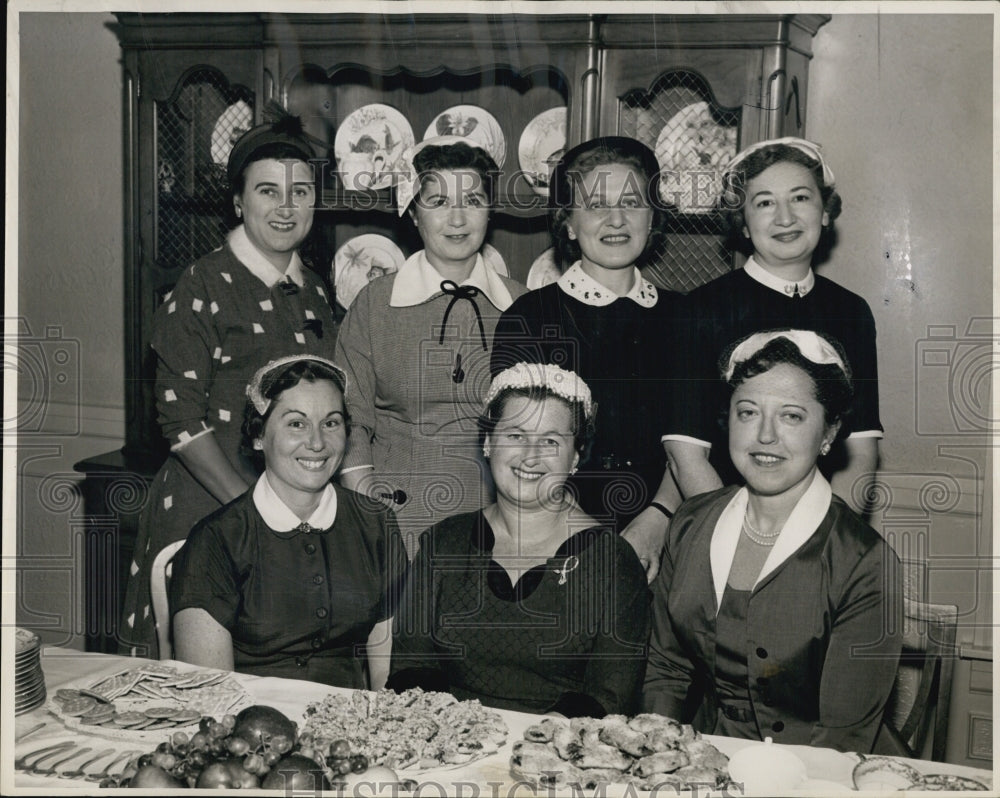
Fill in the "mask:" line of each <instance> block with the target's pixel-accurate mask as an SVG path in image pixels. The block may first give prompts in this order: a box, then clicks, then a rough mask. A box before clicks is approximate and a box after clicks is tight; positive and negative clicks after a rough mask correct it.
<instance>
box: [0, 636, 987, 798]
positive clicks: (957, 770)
mask: <svg viewBox="0 0 1000 798" xmlns="http://www.w3.org/2000/svg"><path fill="white" fill-rule="evenodd" d="M144 664H152V663H150V661H149V660H142V659H137V658H130V657H122V656H116V655H112V654H97V653H86V652H81V651H77V650H74V649H68V648H60V647H56V646H47V647H43V649H42V654H41V667H42V671H43V673H44V677H45V686H46V690H47V693H48V696H49V700H48V701H47V702H46V703H45V704H43V705H42V706H39V707H37V708H35V709H33V710H31V711H30V712H26V713H24V714H22V715H18V716H16V717H15V718H13V735H12V736H11V735H10V734H9V731H10V727H9V726H8V727H7V732H5V735H4V737H5V743H4V747H3V755H4V759H3V767H2V783H0V793H2V794H3V795H13V794H36V795H50V794H55V793H63V794H71V795H87V794H97V793H101V794H103V793H107V792H108V790H109V788H107V787H104V788H102V787H100V785H99V784H98V783H96V782H94V781H88V780H87V779H86V778H85V776H86V775H87V773H91V774H93V773H99V772H103V769H104V768H105V767H106V766H107V764H108V763H110V762H112V761H114V760H115V759H116V758H119V759H120V757H121V755H124V754H126V753H127V752H139V753H144V752H151V751H152V750H153V749H154V748H155V743H151V742H149V741H148V735H145V736H146V738H147V740H145V741H142V742H136V741H134V740H129V739H125V737H126V736H127V735H122V734H117V735H109V736H102V734H101V729H100V728H99V727H96V726H95V727H86V728H83V727H73V726H70V725H67V724H66V723H64V722H63V720H62V719H61V718H60V716H59V715H58V714H56V713H55V712H54V710H53V704H52V696H53V695H54V694H55V692H56V691H57V690H59V689H60V688H64V687H66V686H67V685H73V686H78V685H81V684H87V683H96V682H98V681H100V680H101V679H102V678H106V677H110V676H112V675H114V674H116V673H120V672H121V671H123V670H126V669H129V668H135V667H137V666H140V665H144ZM158 664H159V665H160V666H173V667H175V668H177V669H180V670H192V669H194V666H191V665H188V664H186V663H181V662H174V661H170V660H167V661H161V662H159V663H158ZM233 678H235V679H236V680H237V681H238V682H239V684H240V685H241V686H242V688H243V689H244V690H245V691H246V694H247V696H248V700H249V701H250V703H253V704H260V705H266V706H271V707H274V708H275V709H277V710H279V711H280V712H282V713H283V714H285V715H286V716H287V717H288V718H290V719H291V720H293V721H295V722H296V723H297V724H298V725H299V728H300V729H301V728H302V727H303V725H304V723H305V717H306V709H307V707H308V706H309V705H310V704H313V703H314V702H321V701H323V700H324V699H325V698H327V697H328V696H329V695H330V694H331V693H344V694H349V693H351V692H352V691H350V690H346V689H344V688H337V687H330V686H327V685H323V684H318V683H315V682H308V681H299V680H294V679H279V678H274V677H260V676H251V675H247V674H233ZM496 711H497V712H498V714H499V715H500V716H501V717H502V719H503V721H504V723H505V724H506V725H507V728H508V735H507V739H506V742H505V744H504V745H502V746H501V747H500V749H499V750H498V751H496V752H495V753H493V754H491V755H489V756H486V757H484V758H482V759H478V760H475V761H472V762H468V763H465V764H462V765H459V766H455V765H451V766H445V767H441V768H439V769H437V770H434V769H431V770H422V771H420V772H414V773H408V772H406V771H402V772H400V773H399V775H400V777H401V778H410V779H412V780H413V781H412V782H411V783H410V784H409V785H408V786H409V790H410V791H409V793H407V792H404V791H402V790H401V789H400V788H398V787H396V786H395V785H394V786H393V790H391V791H388V792H382V791H379V789H378V788H377V785H372V784H367V785H365V784H361V785H359V786H358V788H357V791H356V792H355V794H356V795H358V796H365V798H377V796H380V795H383V794H384V795H390V794H391V795H393V796H396V797H397V798H405V797H406V796H407V795H408V794H409V795H413V796H415V797H416V796H420V797H421V798H430V797H431V796H439V795H440V796H451V795H456V796H461V798H542V796H544V797H545V798H553V797H554V796H558V795H563V794H568V795H572V796H574V798H587V796H590V795H592V796H594V798H616V796H629V797H630V798H643V796H645V795H650V796H655V798H663V797H664V796H668V795H669V796H673V795H677V794H678V793H677V791H676V788H674V787H670V788H669V789H662V790H654V791H652V792H649V793H647V792H644V791H641V790H637V789H636V788H635V787H634V786H630V785H625V784H611V785H602V786H599V787H597V788H596V789H591V790H583V789H579V788H575V787H574V788H565V792H564V791H562V790H561V789H560V788H553V787H544V786H535V785H534V784H532V783H529V782H527V781H525V780H522V779H519V778H518V776H517V775H515V774H514V773H512V771H511V768H510V759H511V752H512V748H513V746H514V743H515V742H516V741H518V740H520V739H522V738H523V736H524V732H525V730H526V729H527V728H528V727H529V726H532V725H533V724H537V723H538V722H539V721H540V720H541V718H540V717H539V716H538V715H532V714H528V713H522V712H513V711H507V710H496ZM8 722H10V719H9V718H7V719H5V725H6V724H7V723H8ZM169 736H170V732H164V740H167V739H169ZM705 739H707V740H709V741H710V742H711V743H712V744H713V745H715V747H716V748H718V749H719V750H720V751H721V752H722V753H724V754H726V755H727V756H728V757H730V758H731V757H733V756H734V754H736V753H737V752H739V751H740V750H741V749H744V748H746V747H747V746H754V745H756V746H760V745H761V743H760V742H755V741H750V740H740V739H734V738H729V737H721V736H715V735H705ZM62 742H66V743H72V744H74V745H76V746H79V747H87V748H90V749H91V751H92V752H93V754H97V753H100V752H104V751H106V752H107V753H106V754H105V755H104V756H103V757H102V758H101V759H98V760H97V761H94V762H93V763H92V764H90V765H88V766H87V768H85V773H84V774H81V775H80V776H78V777H76V778H73V779H67V778H62V777H60V776H59V775H57V774H48V775H36V774H31V773H27V772H23V771H17V770H15V769H14V763H15V760H16V759H17V758H19V757H22V756H24V755H25V754H27V753H30V752H33V751H36V750H40V749H42V748H45V747H47V746H51V745H55V744H58V743H62ZM11 743H12V744H11ZM779 747H780V748H781V749H783V750H786V751H787V752H789V753H792V754H794V755H795V756H796V757H797V758H798V759H799V760H801V762H802V763H804V765H805V771H806V780H805V781H803V782H802V783H801V785H800V786H799V787H797V788H796V789H795V790H794V791H791V792H789V794H804V795H805V794H814V795H827V794H829V793H831V792H840V791H850V790H853V789H854V784H853V777H852V774H853V771H854V768H855V765H857V764H858V762H859V761H860V759H861V757H859V755H857V754H850V753H842V752H839V751H834V750H832V749H826V748H815V747H809V746H785V745H782V746H779ZM67 750H68V751H70V752H72V750H73V749H72V748H67ZM136 755H138V754H136ZM86 758H87V757H83V756H81V757H80V759H79V760H77V761H76V762H75V763H74V764H77V763H79V762H80V761H83V760H85V759H86ZM126 761H127V759H126V760H121V761H120V762H119V763H118V764H117V765H116V766H115V767H114V768H113V769H112V773H114V772H120V771H121V769H123V768H124V767H125V764H126ZM899 761H900V762H903V763H905V764H908V765H909V766H911V767H913V768H914V769H916V770H917V771H918V772H919V773H921V774H946V775H953V776H961V777H965V778H972V779H975V780H977V781H979V782H981V783H983V784H984V785H986V786H987V787H988V788H990V789H991V790H992V786H993V774H992V773H991V772H990V771H987V770H981V769H976V768H969V767H964V766H961V765H954V764H948V763H942V762H930V761H924V760H917V759H905V760H904V759H900V760H899ZM414 782H415V784H414ZM362 788H365V789H366V790H367V791H363V790H362ZM110 789H111V791H113V792H117V790H115V789H113V788H110ZM199 792H201V791H199ZM250 792H251V793H254V792H257V791H254V790H250ZM260 792H261V793H262V794H274V792H271V793H264V792H263V791H260ZM286 794H291V792H288V793H286ZM295 794H297V795H309V794H312V792H311V791H307V792H303V791H296V792H295ZM685 794H687V795H692V796H697V798H706V796H708V795H709V794H710V793H709V791H708V790H707V788H702V789H700V790H699V789H694V790H688V791H687V793H685ZM714 794H716V795H728V796H738V795H741V794H743V793H742V792H741V791H740V790H738V789H734V788H733V786H732V785H730V787H728V788H725V789H718V790H715V791H714ZM979 794H983V793H979Z"/></svg>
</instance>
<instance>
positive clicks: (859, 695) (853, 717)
mask: <svg viewBox="0 0 1000 798" xmlns="http://www.w3.org/2000/svg"><path fill="white" fill-rule="evenodd" d="M902 628H903V600H902V587H901V582H900V572H899V559H898V558H897V557H896V554H895V552H893V551H892V549H890V548H889V546H888V544H886V543H885V542H884V541H881V540H880V541H878V544H877V545H875V546H873V547H872V548H871V549H869V550H868V552H867V553H866V554H865V555H864V557H862V558H861V560H860V561H859V563H858V565H857V566H856V567H855V568H854V570H853V572H852V573H851V575H850V578H849V579H848V581H847V584H846V585H845V588H844V590H843V592H842V595H841V596H840V600H839V602H838V604H837V613H836V619H835V621H834V624H833V629H832V631H831V634H830V640H829V643H828V645H827V650H826V659H825V660H824V662H823V676H822V679H821V682H820V688H819V723H817V724H816V726H815V727H814V728H813V732H812V737H811V739H810V741H809V744H810V745H814V746H819V747H822V748H834V749H836V750H838V751H860V752H862V753H867V752H869V751H871V749H872V745H873V743H874V741H875V735H876V734H877V733H878V728H879V724H880V722H881V720H882V715H883V713H884V712H885V706H886V703H887V702H888V700H889V693H890V692H891V691H892V686H893V683H894V682H895V679H896V670H897V668H898V663H899V652H900V650H901V648H902V637H901V634H902Z"/></svg>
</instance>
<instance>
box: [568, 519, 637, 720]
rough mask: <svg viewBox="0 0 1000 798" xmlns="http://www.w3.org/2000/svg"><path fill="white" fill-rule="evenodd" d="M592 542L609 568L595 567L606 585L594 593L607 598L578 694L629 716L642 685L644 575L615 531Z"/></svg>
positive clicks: (613, 711)
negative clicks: (599, 548) (598, 632)
mask: <svg viewBox="0 0 1000 798" xmlns="http://www.w3.org/2000/svg"><path fill="white" fill-rule="evenodd" d="M594 545H595V546H600V547H601V549H602V551H601V552H600V553H599V556H602V557H603V558H604V562H607V563H609V564H610V565H611V568H610V569H603V572H601V571H599V573H601V575H602V578H603V580H604V584H606V585H607V588H608V589H607V590H606V591H599V590H598V591H595V593H596V594H600V593H601V592H603V593H604V595H606V596H607V597H608V598H607V600H606V602H605V605H604V614H605V617H604V619H603V622H602V624H601V627H600V634H599V635H598V637H597V640H596V643H595V645H594V648H593V651H592V653H591V657H590V659H589V661H588V663H587V668H586V671H585V673H584V679H583V690H582V691H581V692H582V693H584V694H585V695H587V696H590V698H592V699H593V700H594V701H596V702H597V704H598V705H599V706H600V707H601V708H602V709H603V710H604V712H605V713H616V714H629V715H631V714H634V710H635V707H636V704H637V699H638V695H639V691H640V688H641V686H642V677H643V672H644V671H645V667H646V642H647V640H648V639H649V615H650V608H649V588H648V587H647V585H646V573H645V571H644V570H643V568H642V565H641V564H640V563H639V558H638V557H637V556H636V554H635V551H633V549H632V547H631V546H630V545H629V544H628V543H626V542H625V541H624V540H623V539H622V538H620V537H618V536H617V535H607V536H605V537H603V538H601V539H600V540H598V541H596V542H595V544H594ZM564 698H565V696H564ZM560 700H563V699H560ZM577 703H578V704H579V703H580V702H579V701H577ZM587 708H590V707H587ZM557 711H561V710H557ZM563 714H564V715H565V714H569V713H567V712H563Z"/></svg>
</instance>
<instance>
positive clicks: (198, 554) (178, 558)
mask: <svg viewBox="0 0 1000 798" xmlns="http://www.w3.org/2000/svg"><path fill="white" fill-rule="evenodd" d="M232 515H233V509H232V506H230V511H229V512H227V513H225V514H224V515H222V516H217V515H213V516H212V517H210V518H207V519H205V520H204V521H201V522H200V523H199V524H198V525H197V526H196V527H195V528H194V529H193V530H192V531H191V534H190V535H188V538H187V542H186V543H185V544H184V545H183V546H181V548H180V549H179V550H178V552H177V554H176V555H175V556H174V559H173V568H172V572H171V578H170V587H169V592H170V609H171V615H176V614H177V613H178V612H180V611H181V610H185V609H192V608H197V609H202V610H205V612H207V613H208V614H209V615H211V616H212V617H213V618H214V619H215V620H216V621H218V622H219V624H220V625H221V626H223V627H225V628H226V629H229V630H232V629H233V627H234V625H235V623H236V616H237V613H238V611H239V604H240V593H241V581H242V580H241V577H240V568H239V565H238V564H237V563H236V562H235V559H234V556H233V552H232V549H231V547H230V546H229V544H228V541H227V540H226V536H225V534H224V529H225V527H226V519H227V518H229V519H231V517H232ZM239 515H242V514H239Z"/></svg>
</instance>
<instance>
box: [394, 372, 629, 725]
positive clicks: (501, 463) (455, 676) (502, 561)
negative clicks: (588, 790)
mask: <svg viewBox="0 0 1000 798" xmlns="http://www.w3.org/2000/svg"><path fill="white" fill-rule="evenodd" d="M596 410H597V408H596V405H595V403H594V401H593V398H592V396H591V393H590V388H589V387H588V386H587V384H586V383H585V382H584V381H583V380H581V379H580V378H579V377H578V376H577V375H576V374H575V373H574V372H571V371H564V370H563V369H561V368H559V367H558V366H553V365H542V364H537V363H530V364H529V363H519V364H517V365H515V366H512V367H511V368H508V369H506V370H504V371H502V372H501V373H500V374H498V375H497V376H496V378H495V379H494V380H493V383H492V385H491V386H490V390H489V393H488V394H487V396H486V403H485V410H484V411H483V415H482V418H481V425H482V429H483V437H484V441H483V448H484V453H485V456H486V457H487V459H488V460H489V465H490V471H491V472H492V474H493V480H494V482H495V483H496V493H497V497H496V502H495V503H492V504H490V505H488V506H486V507H484V508H483V509H481V510H477V511H475V512H471V513H463V514H460V515H456V516H453V517H451V518H447V519H445V520H443V521H440V522H439V523H437V524H435V525H434V526H433V527H432V528H431V529H429V530H427V531H426V532H425V533H424V534H423V535H421V538H420V551H419V553H418V554H417V557H416V559H415V560H414V561H413V564H412V567H411V569H410V577H409V579H408V581H407V585H406V589H405V591H404V593H403V598H402V599H401V601H400V604H399V611H398V612H397V614H396V618H395V625H394V633H393V655H392V675H391V676H390V679H389V686H390V687H393V688H395V689H397V690H403V689H406V688H409V687H414V686H418V687H422V688H424V689H427V690H444V691H449V692H451V693H452V694H453V695H455V696H457V697H458V698H460V699H468V698H476V699H479V700H480V701H481V702H482V703H483V704H486V705H488V706H493V707H499V708H503V709H515V710H520V711H522V712H536V713H542V712H558V713H560V714H562V715H566V716H570V717H576V716H589V717H603V716H604V715H605V714H606V713H626V714H631V713H632V712H634V711H635V709H636V702H637V699H638V691H639V688H640V686H641V683H642V671H643V668H644V666H645V645H646V639H647V636H648V631H649V591H648V589H647V587H646V578H645V575H644V573H643V569H642V566H641V565H640V563H639V560H638V558H637V556H636V554H635V552H634V551H633V550H632V548H631V547H630V546H629V544H628V543H626V542H625V541H624V540H623V539H622V538H621V537H619V536H618V535H616V534H615V533H614V532H613V530H611V529H610V528H608V527H604V526H601V525H600V524H598V523H597V522H596V521H595V520H594V519H593V518H591V517H590V516H589V515H587V514H586V513H585V512H584V511H583V510H581V509H580V507H579V505H577V504H576V502H575V501H574V500H573V498H572V495H571V494H570V493H569V492H568V491H567V490H566V479H567V477H568V476H569V475H570V474H572V473H573V472H574V471H575V470H576V468H577V464H578V463H579V462H581V459H582V458H583V457H585V456H586V452H587V448H588V447H589V446H590V443H591V441H592V439H593V436H594V416H595V413H596Z"/></svg>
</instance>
